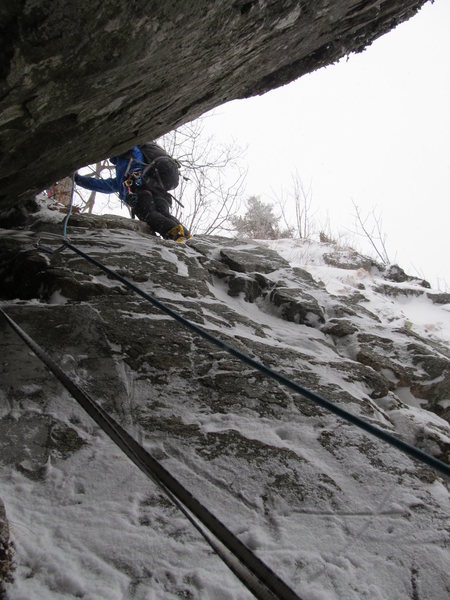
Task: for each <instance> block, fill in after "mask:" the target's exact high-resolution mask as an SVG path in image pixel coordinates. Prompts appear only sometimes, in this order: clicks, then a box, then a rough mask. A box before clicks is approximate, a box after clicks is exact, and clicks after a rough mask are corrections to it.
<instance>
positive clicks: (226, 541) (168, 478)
mask: <svg viewBox="0 0 450 600" xmlns="http://www.w3.org/2000/svg"><path fill="white" fill-rule="evenodd" d="M0 314H2V315H3V317H4V318H5V319H6V321H7V323H8V324H9V325H10V327H12V329H13V330H14V331H15V332H16V333H17V334H18V335H19V336H20V337H21V338H22V340H23V341H24V342H25V343H26V344H27V345H28V347H29V348H30V349H31V350H32V351H33V352H34V353H35V354H36V356H37V357H38V358H39V359H40V360H41V361H42V362H43V363H44V364H45V365H46V366H47V368H48V369H49V370H50V371H51V372H52V373H53V374H54V375H55V377H56V378H57V379H58V380H59V381H60V382H61V383H62V384H63V385H64V387H65V388H66V389H67V390H68V391H69V392H70V394H71V395H72V396H73V397H74V398H75V400H76V401H77V402H78V403H79V404H80V406H81V407H82V408H83V409H84V410H85V411H86V412H87V413H88V414H89V415H90V417H91V418H92V419H93V420H94V421H95V422H96V423H97V424H98V425H99V426H100V427H101V429H102V430H103V431H104V432H105V433H106V434H107V435H108V436H109V438H110V439H111V440H112V441H113V442H114V443H115V444H117V446H119V448H120V449H121V450H122V451H123V452H124V453H125V454H126V455H127V456H128V458H129V459H130V460H132V461H133V463H134V464H135V465H136V466H137V467H138V468H139V469H140V470H141V471H142V472H143V473H145V475H147V477H149V478H150V479H151V480H152V481H153V482H154V483H156V484H157V485H158V486H159V487H160V488H161V489H162V490H163V491H164V493H165V494H166V495H167V496H168V497H169V498H170V500H171V501H172V502H173V503H174V504H175V505H176V506H177V507H178V508H179V509H180V510H181V511H182V512H183V514H184V515H185V516H186V517H187V518H188V519H189V521H190V522H191V523H192V525H193V526H194V527H195V528H196V529H197V530H198V531H199V532H200V534H201V535H202V536H203V537H204V539H205V540H206V541H207V542H208V544H210V546H211V547H212V548H213V550H214V551H215V552H216V553H217V554H218V555H219V556H220V558H221V559H222V560H223V561H224V562H225V564H226V565H227V566H228V567H229V568H230V569H231V570H232V571H233V573H234V574H235V575H236V576H237V577H238V578H239V579H240V580H241V581H242V583H243V584H244V585H245V586H246V587H247V588H248V589H249V590H250V591H251V592H252V593H253V594H254V595H255V597H256V598H258V599H260V600H277V599H278V600H301V598H299V596H297V594H296V593H295V592H294V591H293V590H292V589H291V588H290V587H289V586H288V585H286V584H285V583H284V581H282V579H280V578H279V577H278V575H276V574H275V573H274V572H273V571H272V570H271V569H270V568H269V567H268V566H267V565H266V564H264V563H263V562H262V561H261V560H260V559H259V558H258V557H257V556H256V555H255V554H254V553H253V552H252V551H251V550H249V549H248V548H247V546H246V545H245V544H243V543H242V542H241V541H240V540H239V539H238V538H237V537H236V536H235V535H234V534H233V533H232V532H231V531H230V530H229V529H228V528H227V527H226V526H225V525H224V524H223V523H222V522H221V521H219V520H218V519H217V517H215V516H214V515H213V514H212V513H211V512H210V511H209V510H208V509H207V508H206V507H205V506H204V505H203V504H201V503H200V502H199V501H198V500H197V499H196V498H195V497H194V496H193V495H192V494H191V493H190V492H189V491H188V490H187V489H186V488H185V487H184V486H183V485H182V484H181V483H180V482H179V481H178V480H177V479H175V477H173V476H172V475H171V474H170V473H169V471H167V469H165V468H164V467H163V466H162V465H161V463H159V462H158V461H157V460H156V459H155V458H153V456H151V454H149V453H148V452H147V451H146V450H145V448H143V447H142V446H141V445H140V444H138V443H137V442H136V440H135V439H134V438H133V437H131V436H130V435H129V434H128V433H127V432H126V431H125V429H123V428H122V427H121V426H120V425H119V424H118V423H117V421H115V420H114V419H113V418H112V417H111V416H110V415H108V413H107V412H106V411H105V410H104V409H103V408H102V407H101V406H100V405H99V404H97V403H96V402H95V401H94V400H93V399H92V398H91V397H90V396H89V395H88V394H87V393H86V392H85V391H84V390H82V389H81V388H80V387H79V386H78V385H77V384H76V383H75V382H74V381H73V380H72V379H71V378H70V377H68V375H67V374H66V373H65V372H64V371H63V370H62V369H61V368H60V367H59V366H58V365H57V364H56V363H55V361H54V360H53V359H52V358H51V357H50V356H49V355H48V354H47V353H46V352H45V350H43V348H42V347H41V346H39V345H38V344H37V343H36V342H35V341H34V340H33V339H32V338H31V337H30V336H29V335H28V334H27V333H26V332H25V331H24V330H23V329H22V328H21V327H20V326H19V325H18V324H17V323H16V322H15V321H14V320H13V319H12V318H11V317H10V316H9V315H7V314H6V313H5V311H4V310H3V309H2V308H0ZM197 520H198V521H200V523H201V524H202V525H203V526H202V525H200V523H199V522H198V521H197ZM204 527H206V529H207V530H208V531H209V532H210V533H211V534H212V535H213V536H214V537H211V536H210V535H209V534H208V533H207V532H206V531H205V529H204ZM222 545H223V546H224V547H225V548H223V547H222ZM227 551H228V552H227ZM230 553H231V555H230Z"/></svg>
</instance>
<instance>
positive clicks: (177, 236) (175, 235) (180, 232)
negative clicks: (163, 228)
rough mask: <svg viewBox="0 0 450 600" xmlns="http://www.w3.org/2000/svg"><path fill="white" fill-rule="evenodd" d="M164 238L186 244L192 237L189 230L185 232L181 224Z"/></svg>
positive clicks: (170, 230)
mask: <svg viewBox="0 0 450 600" xmlns="http://www.w3.org/2000/svg"><path fill="white" fill-rule="evenodd" d="M164 237H165V238H166V239H167V240H174V241H175V242H185V241H186V240H188V239H189V238H191V237H192V235H191V234H190V233H189V232H188V231H187V230H186V231H185V229H184V227H183V225H181V223H180V224H179V225H175V227H172V228H171V229H169V231H168V232H167V233H166V235H165V236H164Z"/></svg>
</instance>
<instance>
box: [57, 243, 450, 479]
mask: <svg viewBox="0 0 450 600" xmlns="http://www.w3.org/2000/svg"><path fill="white" fill-rule="evenodd" d="M63 244H64V245H65V246H66V247H67V248H69V249H70V250H72V251H73V252H75V253H76V254H78V255H79V256H81V257H83V258H84V259H85V260H87V261H89V262H90V263H92V264H93V265H95V266H97V267H98V268H99V269H101V270H102V271H104V272H105V273H107V274H108V275H110V276H111V277H113V278H115V279H117V280H118V281H120V282H121V283H123V284H124V285H125V286H126V287H127V288H129V289H130V290H132V291H133V292H135V293H136V294H138V295H139V296H141V297H142V298H144V299H145V300H147V301H148V302H150V303H151V304H153V306H155V307H156V308H158V309H159V310H161V311H162V312H164V313H166V314H167V315H169V316H170V317H172V318H173V319H174V320H175V321H178V323H181V325H183V326H184V327H186V328H187V329H190V330H191V331H193V332H194V333H196V334H198V335H199V336H201V337H202V338H203V339H205V340H207V341H209V342H211V343H212V344H214V345H215V346H217V347H218V348H220V349H222V350H225V351H226V352H228V353H229V354H231V355H233V356H235V357H236V358H238V359H239V360H241V361H242V362H244V363H246V364H248V365H250V366H251V367H253V368H255V369H257V370H258V371H260V372H261V373H263V374H264V375H266V376H267V377H269V378H271V379H273V380H275V381H277V382H278V383H280V384H281V385H283V386H285V387H287V388H289V389H291V390H292V391H294V392H296V393H298V394H301V395H302V396H304V397H305V398H307V399H308V400H311V401H312V402H314V403H315V404H318V405H319V406H322V407H323V408H325V409H326V410H328V411H330V412H332V413H333V414H335V415H337V416H338V417H341V418H342V419H344V420H345V421H348V422H349V423H352V424H353V425H356V427H359V428H360V429H362V430H363V431H366V432H367V433H370V434H371V435H373V436H375V437H376V438H378V439H380V440H382V441H384V442H386V443H387V444H390V445H391V446H394V447H395V448H397V449H398V450H400V451H401V452H403V453H404V454H407V455H408V456H411V457H412V458H415V459H416V460H418V461H420V462H422V463H425V464H426V465H428V466H429V467H432V468H433V469H435V470H436V471H439V473H441V474H442V475H445V476H446V477H450V465H448V464H446V463H444V462H443V461H441V460H439V459H438V458H435V457H434V456H431V455H430V454H427V453H426V452H423V450H420V449H419V448H416V447H415V446H412V445H411V444H408V442H405V441H404V440H402V439H400V438H398V437H396V436H394V435H392V433H389V432H387V431H384V430H383V429H380V428H379V427H376V426H375V425H372V424H371V423H368V422H367V421H365V420H364V419H361V417H358V416H357V415H354V414H352V413H350V412H348V411H346V410H345V409H343V408H341V407H339V406H336V405H335V404H333V403H332V402H330V401H329V400H326V399H325V398H322V397H321V396H319V395H318V394H316V393H315V392H312V391H311V390H308V389H307V388H305V387H303V386H301V385H300V384H298V383H295V381H292V380H291V379H289V378H287V377H285V376H284V375H282V374H281V373H278V371H274V370H273V369H271V368H270V367H267V366H266V365H264V364H263V363H261V362H259V361H257V360H255V359H254V358H252V357H251V356H248V355H247V354H244V353H243V352H240V351H239V350H237V349H236V348H233V347H232V346H230V345H228V344H226V343H225V342H223V341H222V340H220V339H219V338H217V337H216V336H214V335H212V334H210V333H208V332H207V331H205V330H204V329H202V328H201V327H199V326H198V325H196V324H195V323H192V322H191V321H188V320H187V319H185V318H184V317H183V316H182V315H180V314H178V313H177V312H176V311H174V310H172V309H171V308H170V307H168V306H167V305H165V304H164V303H163V302H160V301H159V300H157V299H156V298H154V297H153V296H150V294H147V293H146V292H144V291H143V290H141V289H140V288H139V287H138V286H136V285H135V284H134V283H132V282H131V281H129V280H128V279H126V278H125V277H122V275H119V274H118V273H116V272H115V271H113V269H110V268H109V267H107V266H106V265H104V264H103V263H101V262H100V261H98V260H97V259H95V258H93V257H92V256H89V255H88V254H86V253H85V252H83V251H82V250H80V249H79V248H77V247H76V246H74V245H73V244H71V243H70V242H68V241H67V240H64V242H63Z"/></svg>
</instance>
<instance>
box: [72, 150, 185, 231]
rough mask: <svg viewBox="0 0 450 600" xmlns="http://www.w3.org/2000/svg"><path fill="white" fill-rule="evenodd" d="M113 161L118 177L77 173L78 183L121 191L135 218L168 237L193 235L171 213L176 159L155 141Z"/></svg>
mask: <svg viewBox="0 0 450 600" xmlns="http://www.w3.org/2000/svg"><path fill="white" fill-rule="evenodd" d="M141 148H142V149H141ZM109 160H110V162H111V163H112V164H113V165H114V166H115V168H116V176H115V177H111V178H109V179H96V178H94V177H89V176H87V175H80V174H79V173H75V176H74V180H75V183H76V184H77V185H79V186H81V187H83V188H85V189H87V190H91V191H94V192H100V193H103V194H111V193H117V194H118V195H119V198H120V199H121V200H123V202H124V203H125V204H126V205H127V206H128V207H129V208H130V210H131V215H132V217H133V218H134V217H135V216H136V217H137V218H138V219H139V220H140V221H145V222H146V223H147V224H148V225H149V227H150V228H151V229H152V231H154V232H156V233H158V234H159V235H161V236H162V237H163V238H164V239H167V240H174V241H176V242H184V241H185V240H187V239H189V238H191V237H192V236H191V234H190V233H189V231H188V230H187V229H186V227H184V226H183V225H182V224H181V223H180V222H179V221H178V219H177V218H176V217H174V216H173V215H172V214H171V212H170V209H171V207H172V198H173V197H172V195H171V194H169V191H168V190H171V189H174V188H175V187H177V185H178V182H179V171H178V163H177V162H176V161H175V159H173V158H171V157H170V156H169V155H168V154H166V153H165V151H164V150H163V149H162V148H161V147H160V146H158V145H157V144H155V143H154V142H152V143H148V144H144V145H143V146H142V147H139V146H133V148H131V149H130V150H128V151H127V152H124V153H123V154H119V155H118V156H113V157H111V158H110V159H109Z"/></svg>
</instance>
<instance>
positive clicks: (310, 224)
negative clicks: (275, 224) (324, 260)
mask: <svg viewBox="0 0 450 600" xmlns="http://www.w3.org/2000/svg"><path fill="white" fill-rule="evenodd" d="M275 204H276V205H277V207H278V208H279V209H280V212H281V218H282V219H283V222H284V224H285V227H286V231H285V232H284V237H294V238H299V239H310V238H311V236H312V235H313V233H314V230H315V225H314V215H313V214H312V211H311V207H312V187H311V185H310V186H309V187H308V188H306V186H305V185H304V183H303V181H302V179H301V177H300V175H299V174H298V172H295V173H294V174H293V175H292V187H291V188H289V189H288V190H287V192H286V190H285V189H283V188H281V191H278V192H277V193H276V194H275ZM288 211H290V212H291V214H293V215H295V217H294V216H293V217H291V218H289V216H288ZM286 234H287V235H286Z"/></svg>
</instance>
